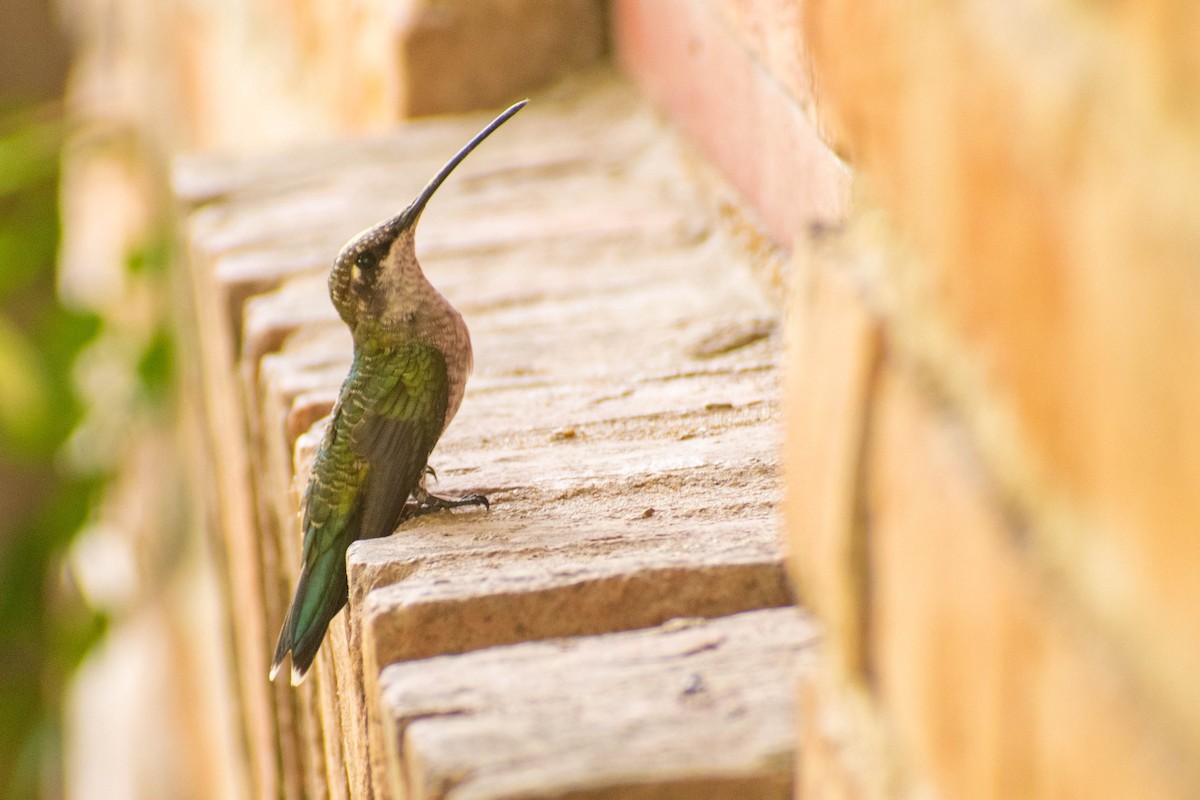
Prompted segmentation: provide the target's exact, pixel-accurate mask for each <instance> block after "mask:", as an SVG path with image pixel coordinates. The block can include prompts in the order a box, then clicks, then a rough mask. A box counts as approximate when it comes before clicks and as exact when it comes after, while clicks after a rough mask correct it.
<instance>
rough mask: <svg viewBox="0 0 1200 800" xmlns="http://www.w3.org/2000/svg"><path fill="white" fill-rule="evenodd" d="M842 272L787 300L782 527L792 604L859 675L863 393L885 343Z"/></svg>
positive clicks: (823, 275)
mask: <svg viewBox="0 0 1200 800" xmlns="http://www.w3.org/2000/svg"><path fill="white" fill-rule="evenodd" d="M817 246H818V247H821V245H820V244H818V245H817ZM844 267H845V264H839V263H837V259H836V258H833V257H818V258H816V259H815V263H814V264H813V265H811V266H810V267H809V269H807V270H804V271H802V277H801V280H799V281H797V285H798V290H797V291H796V293H795V296H794V297H793V302H792V307H791V314H790V320H789V328H788V336H789V342H788V344H789V352H788V363H787V373H786V383H785V398H786V399H785V403H786V407H785V416H784V419H785V435H786V444H785V447H784V471H785V487H786V495H785V500H784V521H785V526H786V536H785V538H786V544H787V547H788V567H789V573H790V576H791V579H792V582H793V585H795V587H796V590H797V593H798V595H799V596H800V597H801V598H802V600H803V602H805V603H807V604H808V605H809V606H810V607H811V608H812V609H813V610H814V611H816V612H817V614H818V615H819V616H820V617H821V618H822V619H823V620H824V621H825V623H826V624H827V625H828V626H829V629H830V642H829V644H828V648H829V651H830V653H831V654H833V655H834V656H835V657H836V658H837V659H838V663H839V666H840V667H842V668H843V669H846V670H849V671H851V672H855V673H861V670H862V668H863V651H862V648H863V642H862V632H863V630H864V625H865V621H864V619H863V614H864V603H865V599H864V592H865V589H866V587H865V585H864V577H865V569H864V568H865V564H864V562H863V558H864V555H865V542H864V539H863V537H864V535H865V531H864V529H863V522H862V520H860V519H857V518H856V514H857V512H858V508H857V499H858V485H859V478H860V471H861V466H860V457H861V452H862V443H863V437H864V435H865V424H866V413H865V412H866V406H867V396H868V395H867V393H868V391H869V389H870V381H871V377H872V374H873V372H874V370H875V367H876V364H877V363H878V359H879V355H880V344H881V342H880V333H879V324H878V321H877V320H876V319H875V317H874V316H873V315H872V314H871V312H869V311H868V309H867V308H866V306H865V305H864V302H863V298H862V297H861V295H860V292H859V290H858V289H857V288H856V287H855V286H854V285H853V280H852V278H851V276H850V275H849V274H848V273H847V272H846V270H845V269H844Z"/></svg>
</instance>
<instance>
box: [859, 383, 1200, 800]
mask: <svg viewBox="0 0 1200 800" xmlns="http://www.w3.org/2000/svg"><path fill="white" fill-rule="evenodd" d="M877 404H878V405H877V411H876V412H875V413H876V414H877V417H876V423H875V424H874V425H873V426H872V430H873V432H874V434H873V436H872V442H871V445H870V448H869V459H870V474H871V495H870V496H871V502H870V508H869V514H870V519H871V521H872V527H871V538H870V574H871V579H872V583H871V595H870V596H871V653H872V656H873V660H872V666H873V668H874V673H875V678H876V681H877V686H878V692H879V702H880V704H881V708H882V713H883V714H884V715H885V716H886V717H887V718H888V719H889V721H890V723H891V726H892V729H893V730H894V733H895V736H896V740H897V742H898V745H899V750H900V752H901V753H902V754H903V756H904V758H905V759H906V760H908V761H909V762H910V763H912V764H914V765H915V766H916V768H917V772H918V774H920V775H923V776H927V777H928V778H929V779H930V780H931V781H932V783H933V784H934V785H936V786H937V788H938V789H940V790H941V792H942V793H944V795H945V796H947V797H971V798H988V797H997V798H1008V797H1026V798H1037V797H1157V798H1172V797H1179V798H1182V797H1185V796H1194V794H1191V793H1190V792H1189V789H1190V790H1192V791H1194V790H1195V787H1194V786H1190V787H1189V785H1188V784H1187V783H1186V780H1187V778H1186V775H1185V773H1184V772H1182V771H1181V770H1180V767H1181V763H1180V762H1179V761H1174V762H1173V761H1172V760H1171V758H1170V756H1169V755H1168V753H1169V752H1170V751H1169V750H1168V747H1167V746H1166V745H1165V743H1164V741H1165V740H1164V737H1163V735H1162V734H1163V731H1162V730H1161V729H1158V728H1154V727H1151V726H1150V725H1148V724H1147V722H1146V720H1145V719H1144V718H1143V708H1142V707H1141V706H1140V705H1139V704H1138V702H1137V700H1136V698H1135V697H1134V695H1133V694H1131V693H1130V691H1129V688H1128V687H1127V686H1125V685H1123V684H1122V682H1121V680H1120V674H1121V672H1120V669H1119V665H1118V664H1116V663H1115V662H1114V661H1112V660H1111V659H1109V658H1106V652H1105V651H1104V650H1102V649H1099V648H1098V647H1097V646H1096V644H1095V643H1094V642H1093V641H1092V640H1091V639H1089V637H1088V636H1087V635H1086V634H1085V633H1084V631H1083V628H1082V627H1081V626H1080V625H1078V621H1077V620H1075V618H1074V616H1072V615H1071V614H1070V613H1068V612H1069V609H1067V608H1065V607H1064V606H1063V605H1062V604H1061V603H1060V598H1058V597H1057V596H1055V595H1052V594H1050V593H1048V592H1046V591H1045V590H1044V588H1043V586H1042V584H1041V582H1040V581H1039V580H1038V577H1037V575H1036V574H1035V573H1034V572H1033V571H1032V570H1031V568H1030V565H1029V564H1028V563H1027V562H1026V561H1025V560H1024V559H1023V558H1022V557H1021V555H1020V542H1019V540H1018V538H1017V533H1018V531H1016V530H1014V529H1012V528H1011V527H1010V526H1008V525H1007V524H1006V523H1005V521H1004V516H1003V515H1002V513H1001V511H1000V508H999V506H998V504H997V502H996V498H995V497H994V495H992V494H991V493H990V492H989V490H988V488H987V486H986V483H985V482H984V480H983V479H982V476H981V475H980V473H979V469H978V465H977V463H976V462H975V461H974V459H973V458H972V456H971V453H970V451H969V450H968V449H967V448H966V447H965V446H964V444H965V443H964V441H963V439H962V437H961V434H962V431H961V430H960V429H958V428H957V427H956V426H954V425H953V424H952V423H951V422H950V420H948V419H947V418H945V417H943V416H941V415H939V413H938V412H937V411H936V409H935V407H934V406H933V405H932V404H931V403H930V402H929V401H928V400H926V399H924V398H922V397H921V395H920V394H918V392H917V390H916V388H915V386H914V384H912V383H911V382H910V381H909V380H907V379H906V378H904V377H902V376H900V375H899V374H897V373H896V371H895V370H893V369H886V370H885V371H884V373H883V375H882V377H881V385H880V389H879V393H878V397H877Z"/></svg>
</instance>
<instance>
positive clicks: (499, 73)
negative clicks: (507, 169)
mask: <svg viewBox="0 0 1200 800" xmlns="http://www.w3.org/2000/svg"><path fill="white" fill-rule="evenodd" d="M389 10H390V8H389ZM393 13H394V12H393ZM604 23H605V13H604V7H603V3H601V2H600V0H505V2H484V3H481V2H478V1H477V0H456V1H455V2H445V1H444V0H440V1H439V2H431V0H422V2H416V3H409V4H408V6H407V7H406V9H405V11H404V13H403V14H402V15H401V16H400V23H399V26H398V28H397V29H396V30H395V38H394V40H393V41H392V42H389V46H390V47H391V48H392V50H393V52H392V53H391V54H389V57H390V58H392V59H394V61H392V62H391V63H390V64H388V65H387V66H389V67H390V69H388V70H386V71H385V78H384V80H385V84H384V87H383V90H384V92H386V95H387V96H386V97H385V100H386V101H387V102H389V103H391V104H394V107H395V109H396V111H397V114H398V116H401V117H417V116H426V115H433V114H447V113H451V112H456V111H458V112H461V111H470V110H473V109H477V108H490V107H493V106H504V105H508V104H509V103H512V102H515V101H516V100H519V99H520V96H521V95H524V94H526V93H528V91H529V90H530V89H534V88H538V87H539V86H542V85H544V84H546V83H548V82H550V81H551V80H552V79H554V78H558V77H561V76H563V75H565V74H567V73H568V72H570V71H571V70H573V69H578V68H579V67H580V66H583V65H585V64H588V63H590V62H593V61H595V60H596V59H597V58H599V57H600V55H601V54H602V53H603V52H604V49H605V42H606V31H605V24H604ZM448 64H453V65H454V68H453V69H447V68H446V67H447V65H448ZM389 79H390V80H389Z"/></svg>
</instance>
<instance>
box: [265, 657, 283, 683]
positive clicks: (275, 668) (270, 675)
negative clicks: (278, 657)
mask: <svg viewBox="0 0 1200 800" xmlns="http://www.w3.org/2000/svg"><path fill="white" fill-rule="evenodd" d="M282 665H283V662H282V661H277V662H275V663H274V664H272V665H271V671H270V672H268V673H267V680H269V681H273V680H275V676H276V675H278V674H279V668H280V667H281V666H282Z"/></svg>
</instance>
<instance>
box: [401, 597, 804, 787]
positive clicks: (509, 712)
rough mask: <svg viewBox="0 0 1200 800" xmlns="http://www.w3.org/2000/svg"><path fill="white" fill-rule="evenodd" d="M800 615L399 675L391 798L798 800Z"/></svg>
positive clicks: (554, 647) (425, 664) (452, 661)
mask: <svg viewBox="0 0 1200 800" xmlns="http://www.w3.org/2000/svg"><path fill="white" fill-rule="evenodd" d="M815 641H816V634H815V627H814V626H813V625H812V623H811V622H810V621H809V620H808V619H807V618H806V617H805V616H804V615H803V614H802V613H801V612H800V611H798V610H797V609H794V608H786V609H775V610H767V611H755V612H750V613H746V614H739V615H735V616H731V617H723V618H721V619H717V620H675V621H674V622H672V623H670V624H667V625H665V626H663V627H661V628H654V629H650V630H643V631H635V632H629V633H617V634H609V635H605V636H593V637H583V638H576V639H558V640H553V641H549V642H544V643H530V644H520V645H513V646H510V647H497V648H492V649H488V650H481V651H478V652H475V653H471V654H469V655H466V656H460V657H457V658H446V657H443V658H435V659H431V660H427V661H416V662H410V663H407V664H398V665H394V666H391V667H388V668H387V669H386V670H385V671H384V672H383V674H382V676H381V677H380V686H381V692H382V700H383V704H384V707H385V709H386V717H387V722H386V726H387V731H388V736H387V741H388V742H389V745H390V746H391V747H394V748H396V749H398V750H399V751H400V753H401V756H402V757H401V759H400V760H399V761H398V762H397V770H396V771H395V772H394V773H393V775H392V776H391V777H392V779H393V781H394V782H395V785H396V792H395V793H396V796H398V797H406V798H410V799H411V800H417V799H418V798H420V799H421V800H433V799H434V798H450V797H453V798H461V800H466V799H467V798H475V799H476V800H484V798H508V799H509V800H516V798H534V797H559V796H569V797H574V798H615V797H654V798H661V799H662V800H667V798H680V799H681V800H682V799H683V798H688V800H692V799H695V800H702V799H703V800H711V798H730V799H732V798H742V797H755V798H763V799H764V800H766V798H775V799H776V800H785V799H786V798H789V797H791V794H792V792H791V788H792V775H791V769H790V764H789V762H790V760H791V757H792V752H793V750H794V748H795V745H796V732H795V731H796V726H795V719H794V714H793V712H792V697H793V686H794V684H795V680H796V677H797V675H798V674H799V673H800V672H801V671H803V670H804V669H806V668H807V667H808V664H809V658H808V654H809V652H811V649H812V647H813V645H814V643H815Z"/></svg>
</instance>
